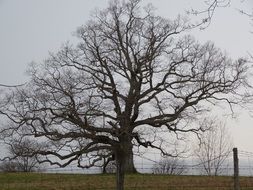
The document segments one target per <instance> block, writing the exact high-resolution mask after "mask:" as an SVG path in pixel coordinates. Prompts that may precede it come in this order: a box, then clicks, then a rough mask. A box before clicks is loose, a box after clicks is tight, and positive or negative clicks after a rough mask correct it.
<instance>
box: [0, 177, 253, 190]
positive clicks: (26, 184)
mask: <svg viewBox="0 0 253 190" xmlns="http://www.w3.org/2000/svg"><path fill="white" fill-rule="evenodd" d="M240 183H241V190H253V178H252V177H241V178H240ZM0 189H1V190H114V189H115V176H114V175H85V174H45V173H1V174H0ZM125 189H126V190H195V189H196V190H232V189H233V177H231V176H230V177H229V176H218V177H208V176H169V175H152V174H145V175H144V174H136V175H127V176H126V183H125Z"/></svg>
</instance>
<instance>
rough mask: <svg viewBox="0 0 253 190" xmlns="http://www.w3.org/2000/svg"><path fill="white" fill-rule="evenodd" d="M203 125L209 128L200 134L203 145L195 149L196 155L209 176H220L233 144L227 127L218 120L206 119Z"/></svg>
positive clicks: (200, 144)
mask: <svg viewBox="0 0 253 190" xmlns="http://www.w3.org/2000/svg"><path fill="white" fill-rule="evenodd" d="M201 125H202V126H203V125H204V126H205V127H206V128H208V130H207V131H205V132H203V133H201V134H200V139H201V143H199V144H198V146H197V148H195V155H196V156H197V158H198V159H199V163H200V166H202V167H203V168H204V172H205V173H206V174H207V175H215V176H216V175H219V174H221V173H222V172H223V171H224V167H225V163H226V160H227V158H228V157H229V155H231V152H232V148H233V144H232V138H231V136H230V135H229V133H228V130H227V128H226V125H225V124H224V123H222V122H219V121H217V119H210V118H208V119H205V120H204V121H203V122H202V123H201Z"/></svg>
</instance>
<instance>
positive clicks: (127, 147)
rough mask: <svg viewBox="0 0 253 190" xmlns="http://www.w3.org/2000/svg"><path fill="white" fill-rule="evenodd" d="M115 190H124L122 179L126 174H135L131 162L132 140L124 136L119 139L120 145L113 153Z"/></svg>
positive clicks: (132, 162)
mask: <svg viewBox="0 0 253 190" xmlns="http://www.w3.org/2000/svg"><path fill="white" fill-rule="evenodd" d="M115 156H116V166H117V171H116V176H117V180H116V182H117V190H124V178H125V174H126V173H136V172H137V171H136V169H135V167H134V160H133V145H132V139H131V138H129V137H128V136H125V137H123V138H121V139H120V145H119V147H118V149H117V150H116V152H115Z"/></svg>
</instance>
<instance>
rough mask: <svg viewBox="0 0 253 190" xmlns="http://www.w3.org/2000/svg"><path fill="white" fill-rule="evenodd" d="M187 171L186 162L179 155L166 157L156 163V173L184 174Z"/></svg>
mask: <svg viewBox="0 0 253 190" xmlns="http://www.w3.org/2000/svg"><path fill="white" fill-rule="evenodd" d="M186 171H187V166H186V164H185V162H184V161H183V160H181V159H179V158H178V157H174V158H173V157H166V158H163V159H161V160H160V161H159V162H158V163H156V164H154V166H153V168H152V172H153V173H154V174H169V175H182V174H184V173H185V172H186Z"/></svg>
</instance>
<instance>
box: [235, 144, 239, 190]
mask: <svg viewBox="0 0 253 190" xmlns="http://www.w3.org/2000/svg"><path fill="white" fill-rule="evenodd" d="M233 158H234V190H240V184H239V159H238V150H237V148H233Z"/></svg>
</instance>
